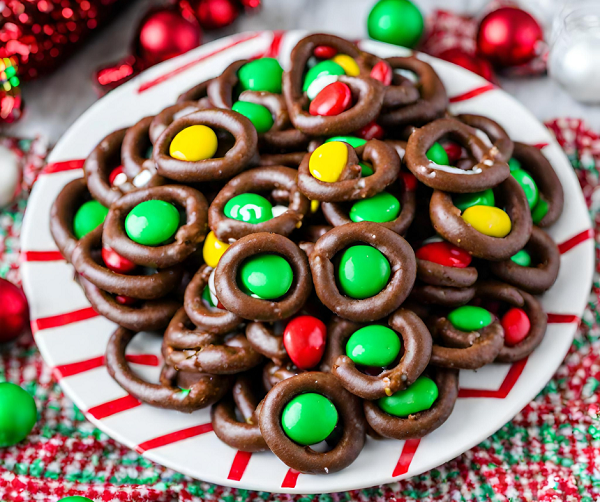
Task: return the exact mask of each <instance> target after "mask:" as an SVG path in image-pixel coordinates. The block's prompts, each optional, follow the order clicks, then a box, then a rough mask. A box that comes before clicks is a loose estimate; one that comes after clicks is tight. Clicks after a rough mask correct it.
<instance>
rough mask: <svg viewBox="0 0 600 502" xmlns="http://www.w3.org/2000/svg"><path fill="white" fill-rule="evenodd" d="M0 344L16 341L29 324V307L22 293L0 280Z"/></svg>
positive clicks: (12, 285) (7, 282) (15, 287)
mask: <svg viewBox="0 0 600 502" xmlns="http://www.w3.org/2000/svg"><path fill="white" fill-rule="evenodd" d="M0 305H1V306H2V307H1V308H0V343H5V342H11V341H13V340H16V339H17V338H18V337H19V336H20V335H21V334H22V333H23V332H24V331H25V329H26V328H27V325H28V324H29V307H28V305H27V298H25V294H24V293H23V291H22V290H21V289H20V288H18V287H17V286H15V285H14V284H13V283H12V282H9V281H7V280H5V279H0Z"/></svg>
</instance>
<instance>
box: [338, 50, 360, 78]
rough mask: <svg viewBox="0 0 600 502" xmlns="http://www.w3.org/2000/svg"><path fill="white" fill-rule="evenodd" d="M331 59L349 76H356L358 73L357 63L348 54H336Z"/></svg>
mask: <svg viewBox="0 0 600 502" xmlns="http://www.w3.org/2000/svg"><path fill="white" fill-rule="evenodd" d="M333 61H334V62H335V63H337V64H339V65H340V66H341V67H342V68H343V69H344V71H345V72H346V75H348V76H350V77H356V76H357V75H359V74H360V68H359V67H358V64H356V61H354V59H352V58H351V57H350V56H348V54H338V55H337V56H335V57H334V58H333Z"/></svg>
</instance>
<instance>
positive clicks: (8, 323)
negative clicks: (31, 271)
mask: <svg viewBox="0 0 600 502" xmlns="http://www.w3.org/2000/svg"><path fill="white" fill-rule="evenodd" d="M0 305H2V309H0V343H6V342H12V341H13V340H16V339H17V338H18V337H19V336H21V335H22V334H23V333H24V332H25V330H26V329H27V326H28V325H29V307H28V305H27V298H25V293H23V291H22V290H21V288H19V287H17V286H15V285H14V284H13V283H12V282H9V281H7V280H5V279H0ZM0 385H1V384H0ZM0 436H1V431H0ZM19 441H20V440H19Z"/></svg>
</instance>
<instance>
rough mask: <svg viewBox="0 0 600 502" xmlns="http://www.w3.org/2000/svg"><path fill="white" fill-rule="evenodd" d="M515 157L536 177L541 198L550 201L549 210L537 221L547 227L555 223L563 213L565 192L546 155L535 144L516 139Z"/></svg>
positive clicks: (539, 224)
mask: <svg viewBox="0 0 600 502" xmlns="http://www.w3.org/2000/svg"><path fill="white" fill-rule="evenodd" d="M513 157H514V158H515V159H517V160H518V161H519V162H520V163H521V166H522V168H523V169H524V170H525V171H527V172H528V173H529V174H530V175H531V176H532V177H533V179H534V181H535V183H536V185H537V187H538V190H539V194H540V199H541V200H544V201H545V202H547V203H548V212H547V213H546V215H545V216H544V217H543V218H542V219H541V220H540V221H539V222H537V223H536V225H538V226H539V227H542V228H547V227H549V226H551V225H552V224H554V223H555V222H556V220H558V218H559V217H560V215H561V214H562V210H563V206H564V200H565V194H564V191H563V187H562V184H561V182H560V180H559V179H558V176H557V175H556V172H555V171H554V169H553V167H552V164H550V162H548V159H547V158H546V156H545V155H544V154H543V153H542V152H541V151H540V150H539V149H538V148H536V147H535V146H531V145H526V144H525V143H519V142H518V141H515V150H514V152H513Z"/></svg>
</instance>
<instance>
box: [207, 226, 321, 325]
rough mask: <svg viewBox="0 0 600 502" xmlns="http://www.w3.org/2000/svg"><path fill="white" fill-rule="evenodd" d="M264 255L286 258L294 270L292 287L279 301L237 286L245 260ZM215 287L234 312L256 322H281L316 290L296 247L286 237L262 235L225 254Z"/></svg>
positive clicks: (244, 240) (238, 243)
mask: <svg viewBox="0 0 600 502" xmlns="http://www.w3.org/2000/svg"><path fill="white" fill-rule="evenodd" d="M262 253H272V254H277V255H280V256H283V257H284V258H285V259H286V260H287V262H288V263H289V265H290V266H291V267H292V271H293V274H294V278H293V282H292V285H291V287H290V289H289V291H288V292H287V293H286V294H285V295H284V296H283V297H282V298H281V299H279V300H276V301H275V300H262V299H259V298H253V297H251V296H249V295H247V294H246V293H244V292H243V291H242V290H241V289H240V288H239V286H238V285H237V275H238V270H239V268H240V266H241V265H242V263H243V262H244V260H246V259H247V258H249V257H251V256H254V255H257V254H262ZM215 288H216V290H217V298H218V299H219V301H220V302H221V303H222V304H223V305H224V306H225V308H226V309H227V310H229V311H230V312H233V313H235V314H237V315H239V316H240V317H243V318H244V319H251V320H254V321H277V320H279V319H285V318H286V317H290V316H292V315H294V314H295V313H296V312H298V310H300V309H301V308H302V306H303V305H304V304H305V303H306V300H307V299H308V295H309V294H310V292H311V290H312V279H311V275H310V269H309V267H308V260H307V258H306V255H305V254H304V252H303V251H302V250H301V249H300V248H299V247H298V246H297V245H296V244H294V243H293V242H292V241H291V240H289V239H287V238H286V237H283V236H282V235H278V234H269V233H266V232H260V233H255V234H250V235H246V236H245V237H242V238H241V239H239V240H237V241H235V242H234V243H233V244H232V245H231V246H230V247H229V248H228V249H227V251H225V253H224V254H223V256H222V257H221V259H220V260H219V264H218V265H217V269H216V272H215Z"/></svg>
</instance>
